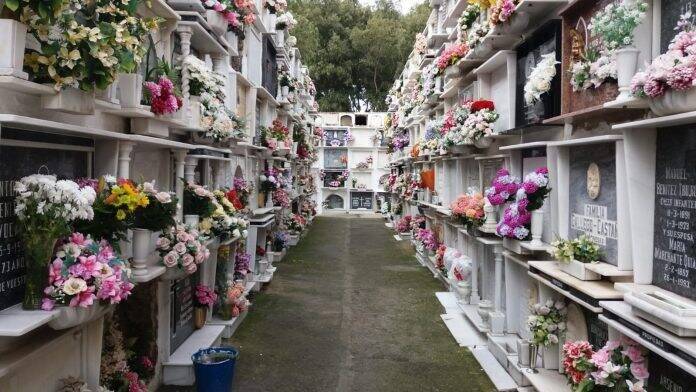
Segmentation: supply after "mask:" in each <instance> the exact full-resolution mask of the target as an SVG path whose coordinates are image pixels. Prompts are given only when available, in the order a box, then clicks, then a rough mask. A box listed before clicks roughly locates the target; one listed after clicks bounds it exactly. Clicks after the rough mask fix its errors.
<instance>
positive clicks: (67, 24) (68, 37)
mask: <svg viewBox="0 0 696 392" xmlns="http://www.w3.org/2000/svg"><path fill="white" fill-rule="evenodd" d="M5 7H6V8H7V9H9V10H10V11H12V12H13V13H14V14H15V15H16V19H17V20H20V19H21V20H22V22H23V23H25V24H26V25H27V28H28V33H29V34H30V35H31V36H32V37H33V38H35V39H36V41H37V44H38V47H37V48H32V49H29V48H27V49H29V50H28V51H27V53H26V54H25V58H24V66H25V68H28V69H29V70H31V75H32V78H33V79H34V80H35V81H36V82H39V83H53V85H54V88H55V89H56V90H60V89H62V88H64V87H75V88H79V89H81V90H84V91H93V90H94V89H100V90H104V89H106V88H107V87H108V86H109V85H111V84H112V83H113V82H114V81H115V79H116V76H117V74H118V73H119V72H123V73H133V72H135V71H136V70H137V67H138V65H139V64H140V63H141V62H142V60H143V57H144V56H145V54H146V53H147V45H146V44H145V42H146V37H147V35H148V34H149V33H151V32H154V31H156V30H157V29H158V24H159V22H160V20H159V19H158V18H142V17H138V16H137V15H136V7H135V6H133V5H132V4H131V3H129V2H124V1H103V2H99V3H98V4H96V3H89V4H84V2H81V1H78V0H65V1H55V2H50V3H47V2H42V1H27V0H11V1H6V2H5ZM76 21H80V22H79V23H77V22H76Z"/></svg>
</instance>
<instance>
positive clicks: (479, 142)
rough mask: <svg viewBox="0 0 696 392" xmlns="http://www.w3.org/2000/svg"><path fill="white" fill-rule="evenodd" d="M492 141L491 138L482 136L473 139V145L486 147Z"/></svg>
mask: <svg viewBox="0 0 696 392" xmlns="http://www.w3.org/2000/svg"><path fill="white" fill-rule="evenodd" d="M492 143H493V139H492V138H490V137H486V136H482V137H480V138H478V139H475V140H474V147H476V148H488V147H490V146H491V144H492Z"/></svg>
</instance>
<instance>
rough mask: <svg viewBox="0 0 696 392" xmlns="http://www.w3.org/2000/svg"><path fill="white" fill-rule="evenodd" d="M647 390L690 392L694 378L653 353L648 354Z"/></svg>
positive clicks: (694, 382)
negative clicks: (648, 374)
mask: <svg viewBox="0 0 696 392" xmlns="http://www.w3.org/2000/svg"><path fill="white" fill-rule="evenodd" d="M648 372H649V373H650V376H649V378H648V390H649V391H650V392H690V391H693V390H694V388H696V387H695V386H694V385H696V378H695V377H694V376H692V375H690V374H689V373H687V372H685V371H683V370H681V369H680V368H679V367H678V366H677V365H675V364H673V363H672V362H669V361H667V360H665V359H664V358H662V357H660V356H659V355H657V354H655V353H652V352H651V353H650V354H648Z"/></svg>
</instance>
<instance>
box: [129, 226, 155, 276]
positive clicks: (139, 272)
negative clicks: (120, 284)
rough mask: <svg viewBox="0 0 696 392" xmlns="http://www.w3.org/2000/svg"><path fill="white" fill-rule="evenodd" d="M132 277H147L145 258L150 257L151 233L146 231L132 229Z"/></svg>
mask: <svg viewBox="0 0 696 392" xmlns="http://www.w3.org/2000/svg"><path fill="white" fill-rule="evenodd" d="M132 231H133V259H132V262H131V267H133V275H135V276H143V275H147V258H148V256H150V245H151V244H152V232H151V231H150V230H147V229H133V230H132Z"/></svg>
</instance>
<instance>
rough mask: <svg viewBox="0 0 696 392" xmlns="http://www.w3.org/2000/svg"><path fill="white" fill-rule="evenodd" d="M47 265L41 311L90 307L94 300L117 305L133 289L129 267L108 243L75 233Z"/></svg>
mask: <svg viewBox="0 0 696 392" xmlns="http://www.w3.org/2000/svg"><path fill="white" fill-rule="evenodd" d="M55 256H56V257H55V259H54V260H53V262H52V263H51V264H50V265H49V266H48V287H46V288H45V289H44V293H45V294H46V297H44V299H43V301H42V303H41V309H43V310H52V309H53V308H54V307H55V306H56V305H64V306H70V307H81V308H88V307H90V306H92V305H94V304H95V301H97V302H100V301H101V303H103V304H117V303H120V302H121V301H123V300H125V299H126V298H128V296H129V295H130V294H131V290H132V289H133V286H134V285H133V283H131V282H130V266H129V265H128V262H127V261H125V260H123V259H121V258H120V257H119V256H118V255H117V254H116V253H115V252H114V250H113V249H112V248H111V246H110V245H109V243H108V242H106V241H103V240H102V241H100V242H96V241H94V240H92V238H90V237H89V236H86V237H85V236H84V235H82V234H81V233H73V234H72V235H71V236H70V238H69V239H68V240H67V241H66V242H65V243H64V244H63V245H62V246H61V247H60V248H59V250H58V251H57V252H56V255H55Z"/></svg>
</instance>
